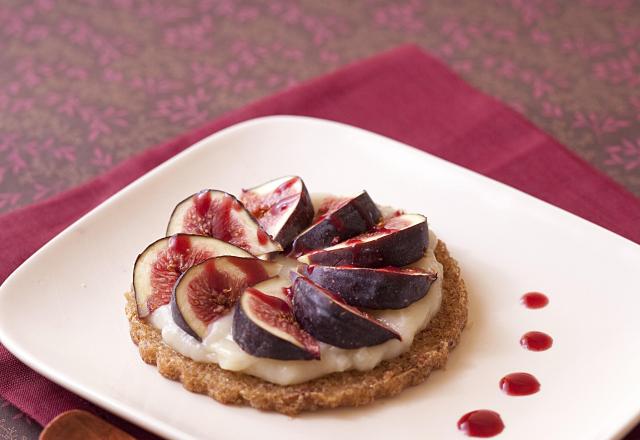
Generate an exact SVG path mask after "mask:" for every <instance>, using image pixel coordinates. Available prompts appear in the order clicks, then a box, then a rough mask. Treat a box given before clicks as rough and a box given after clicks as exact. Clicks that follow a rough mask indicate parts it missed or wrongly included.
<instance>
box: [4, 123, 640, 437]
mask: <svg viewBox="0 0 640 440" xmlns="http://www.w3.org/2000/svg"><path fill="white" fill-rule="evenodd" d="M300 122H302V123H315V124H329V125H334V126H338V127H339V128H343V129H344V128H346V129H350V130H356V131H358V132H360V133H362V134H366V135H368V136H371V135H373V136H375V137H378V138H382V139H383V140H384V141H385V143H386V148H397V149H403V150H411V151H412V154H415V155H426V156H427V157H429V158H430V159H432V160H435V161H439V162H441V163H443V164H446V165H447V166H453V167H454V168H453V169H456V172H457V173H461V172H462V173H463V174H465V175H470V176H472V177H473V178H475V179H480V180H481V181H483V182H485V183H490V184H493V185H496V184H497V186H496V187H497V188H501V189H500V191H505V190H506V191H510V192H511V194H517V195H518V197H522V196H525V197H526V198H528V199H529V200H528V201H529V202H533V203H537V204H538V205H537V206H539V207H541V208H542V207H544V208H542V209H552V210H555V212H556V213H557V214H558V215H562V216H567V215H568V216H570V217H572V218H573V220H574V221H575V220H578V221H579V222H580V223H582V224H583V225H584V226H587V225H589V227H591V228H594V227H595V228H594V229H595V230H597V231H598V233H600V234H607V235H608V236H609V237H610V238H613V239H615V240H618V242H619V243H620V245H622V246H629V245H631V249H633V250H634V251H638V250H639V249H640V245H638V244H636V243H635V242H633V241H631V240H630V239H628V238H626V237H623V236H621V235H619V234H617V233H616V232H613V231H610V230H608V229H606V228H604V227H602V226H600V225H598V224H595V223H593V222H591V221H589V220H587V219H584V218H582V217H580V216H578V215H576V214H573V213H571V212H569V211H566V210H565V209H563V208H560V207H558V206H556V205H553V204H551V203H549V202H546V201H544V200H541V199H539V198H537V197H535V196H533V195H531V194H528V193H526V192H524V191H522V190H519V189H517V188H514V187H512V186H510V185H508V184H505V183H503V182H500V181H498V180H495V179H492V178H490V177H487V176H485V175H482V174H480V173H478V172H476V171H474V170H471V169H468V168H465V167H463V166H461V165H458V164H455V163H453V162H450V161H447V160H446V159H443V158H440V157H438V156H435V155H433V154H431V153H428V152H426V151H423V150H421V149H418V148H416V147H412V146H410V145H408V144H405V143H403V142H401V141H398V140H395V139H392V138H389V137H387V136H384V135H382V134H379V133H375V132H372V131H369V130H365V129H363V128H359V127H356V126H352V125H349V124H345V123H342V122H337V121H333V120H327V119H321V118H314V117H308V116H297V115H272V116H262V117H258V118H253V119H249V120H245V121H242V122H239V123H237V124H234V125H231V126H229V127H226V128H223V129H221V130H219V131H216V132H214V133H212V134H210V135H208V136H206V137H204V138H203V139H200V140H199V141H197V142H195V143H194V144H192V145H191V146H189V147H187V148H186V149H184V150H183V151H181V152H179V153H177V154H176V155H174V156H172V157H170V158H169V159H167V160H165V161H164V162H162V163H161V164H159V165H157V166H156V167H154V168H153V169H151V170H149V171H147V172H145V173H144V174H143V175H141V176H139V177H138V178H136V179H135V180H133V181H132V182H130V183H128V184H127V185H125V186H124V187H123V188H121V189H120V190H118V191H117V192H115V193H114V194H112V195H111V196H109V197H108V198H106V199H105V200H104V201H102V202H101V203H100V204H98V205H97V206H95V207H94V208H92V209H91V210H90V211H89V212H87V213H86V214H84V215H83V216H81V217H80V218H79V219H77V220H76V221H74V222H73V223H71V224H70V225H69V226H67V227H66V228H65V229H64V230H63V231H61V232H60V233H59V234H57V235H56V236H54V237H53V238H52V239H51V240H49V241H48V242H47V243H46V244H44V245H43V246H42V247H41V248H40V249H38V250H37V251H36V252H34V253H33V254H32V255H31V256H29V258H27V259H26V260H25V261H24V262H23V263H22V264H20V265H19V266H18V267H17V268H16V269H15V270H14V271H13V272H12V273H11V274H10V275H9V276H8V277H7V278H6V279H5V280H4V281H3V282H2V284H1V285H0V300H2V298H3V296H8V295H9V294H8V293H6V292H7V291H10V287H11V284H12V283H13V282H14V279H16V278H19V277H20V276H21V273H22V272H24V271H25V270H28V268H29V266H31V264H32V262H33V261H34V260H36V259H37V258H38V257H39V255H40V254H41V253H43V252H45V251H46V250H48V249H49V248H50V247H53V246H55V245H57V243H59V242H60V241H63V240H65V239H66V237H67V235H69V234H70V233H71V231H72V230H73V229H74V228H76V227H77V225H81V224H82V223H83V222H84V221H86V219H87V218H90V217H93V216H95V215H99V213H100V212H101V211H103V210H106V209H109V207H110V206H111V205H112V204H113V203H114V201H115V200H117V199H118V198H119V197H122V196H123V194H126V193H128V192H129V191H130V190H131V188H134V187H137V186H140V185H144V184H145V182H146V180H148V179H150V178H152V177H153V176H155V175H156V174H158V173H162V172H163V170H164V169H166V168H170V167H172V166H173V164H174V163H175V162H177V161H178V160H180V158H182V157H183V156H186V155H189V154H192V153H193V151H195V150H197V149H200V148H201V147H202V146H203V145H206V144H207V143H209V142H211V141H212V140H218V138H223V137H225V136H231V135H233V134H234V133H235V132H238V131H245V130H255V129H256V128H258V129H259V128H260V126H261V125H263V124H267V125H268V124H271V123H276V124H282V123H284V124H298V123H300ZM423 157H424V156H423ZM514 191H515V193H513V192H514ZM7 286H9V287H7ZM9 332H10V329H8V328H6V327H5V326H4V324H3V322H2V321H1V320H0V343H2V344H3V345H4V346H5V348H6V349H7V350H8V351H9V352H10V353H12V354H13V355H14V356H16V358H18V359H19V360H20V361H22V362H23V363H25V364H26V365H27V366H28V367H30V368H32V369H33V370H35V371H36V372H37V373H39V374H41V375H43V376H44V377H46V378H47V379H49V380H51V381H52V382H54V383H56V384H58V385H60V386H62V387H63V388H65V389H67V390H69V391H71V392H73V393H76V394H77V395H79V396H81V397H82V398H85V399H87V400H89V401H91V402H92V403H94V404H96V405H98V406H101V407H102V408H104V409H106V410H108V411H110V412H112V413H114V414H116V415H117V416H119V417H121V418H123V419H125V420H128V421H130V422H132V423H134V424H137V425H139V426H141V427H143V428H144V429H147V430H149V431H151V432H154V433H156V434H158V435H169V436H171V437H185V436H187V437H191V435H190V434H188V433H186V432H184V431H181V430H179V429H177V428H174V427H173V426H171V425H169V424H167V423H165V422H164V421H162V420H157V419H156V418H154V416H150V415H147V414H146V413H145V412H144V411H141V410H138V409H137V408H135V407H133V406H132V405H131V404H130V403H127V402H126V401H122V400H118V399H115V398H112V397H110V396H109V395H106V394H103V393H100V392H94V391H92V390H91V389H90V388H88V387H85V386H83V385H81V384H78V383H75V382H74V380H73V378H70V377H67V375H66V374H64V373H61V372H57V371H53V370H51V369H50V367H49V366H47V365H46V364H45V363H44V362H42V361H40V360H38V359H36V357H35V355H34V354H33V353H30V352H29V350H27V349H26V348H24V347H23V346H22V345H21V344H20V342H19V341H17V340H14V338H12V336H11V335H10V333H9ZM629 415H630V416H631V417H627V416H625V417H623V418H621V419H626V420H627V422H626V423H623V424H622V425H618V428H617V429H615V428H614V427H611V429H615V431H613V432H609V434H608V435H609V436H611V437H612V438H621V437H623V436H624V435H625V434H626V433H628V432H629V431H630V430H631V429H632V428H633V427H635V426H636V425H637V424H638V423H639V422H640V408H638V409H637V410H635V411H633V410H630V411H629Z"/></svg>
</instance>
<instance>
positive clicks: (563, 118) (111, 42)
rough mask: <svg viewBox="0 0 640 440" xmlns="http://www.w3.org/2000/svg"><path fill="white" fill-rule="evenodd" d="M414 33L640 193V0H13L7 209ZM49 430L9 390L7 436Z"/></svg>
mask: <svg viewBox="0 0 640 440" xmlns="http://www.w3.org/2000/svg"><path fill="white" fill-rule="evenodd" d="M407 42H413V43H416V44H418V45H420V46H421V47H423V48H425V49H426V50H427V51H429V52H430V53H431V54H433V55H435V56H436V57H437V58H439V59H440V60H442V61H443V62H444V63H446V64H447V65H448V66H450V67H451V68H452V69H453V70H454V71H456V72H457V73H458V74H459V75H461V76H462V77H463V78H465V79H466V80H467V81H468V82H469V83H471V84H473V85H474V86H476V87H477V88H479V89H481V90H483V91H485V92H487V93H488V94H490V95H492V96H495V97H497V98H498V99H501V100H502V101H504V102H506V103H507V104H509V105H511V106H512V107H513V108H515V109H516V110H518V111H519V112H521V113H523V114H524V115H525V116H526V117H527V118H528V119H530V120H531V121H533V122H534V123H535V124H536V125H538V126H539V127H541V128H542V129H543V130H545V131H546V132H548V133H550V134H551V135H553V136H554V137H556V138H557V139H558V140H560V141H561V142H562V143H564V144H565V145H566V146H567V147H569V148H570V149H571V150H573V151H574V152H575V153H577V154H578V155H579V156H581V157H582V158H584V159H585V160H587V161H588V162H590V163H591V164H592V165H593V166H595V167H596V168H598V169H599V170H601V171H602V172H604V173H606V174H608V175H609V176H611V177H612V178H613V179H615V180H616V181H617V182H619V183H620V184H621V185H623V186H624V187H626V188H627V189H628V190H630V191H631V192H633V193H635V194H636V195H638V196H640V2H638V1H635V0H580V1H578V0H575V1H564V0H535V1H533V0H532V1H528V0H488V1H483V2H478V1H476V0H459V1H456V2H450V1H448V0H437V1H431V2H423V1H420V0H401V1H391V0H364V1H360V2H345V1H342V0H325V1H323V2H317V1H314V0H304V1H293V0H272V1H269V2H259V1H255V0H253V1H233V0H215V1H214V0H198V1H195V0H171V1H170V0H167V1H160V0H144V1H136V0H108V1H107V0H83V1H80V0H75V1H65V2H60V3H58V4H55V3H54V2H53V1H52V0H38V1H31V2H25V1H14V0H3V1H2V3H1V4H0V66H2V68H0V114H1V115H2V116H1V117H0V213H2V212H8V211H11V210H15V209H17V208H19V207H21V206H25V205H28V204H30V203H33V202H37V201H39V200H43V199H46V198H47V197H50V196H52V195H54V194H56V193H58V192H60V191H63V190H65V189H68V188H70V187H73V186H75V185H78V184H80V183H82V182H84V181H86V180H88V179H90V178H91V177H93V176H96V175H98V174H101V173H103V172H105V171H106V170H108V169H110V168H111V167H113V166H114V165H115V164H117V163H118V162H120V161H122V160H125V159H127V158H128V157H131V156H132V155H134V154H136V153H138V152H140V151H142V150H144V149H145V148H147V147H149V146H152V145H155V144H158V143H160V142H162V141H165V140H167V139H169V138H171V137H173V136H176V135H178V134H180V133H182V132H184V131H185V130H188V129H190V128H193V127H197V126H199V125H202V124H203V123H204V122H206V121H208V120H211V119H213V118H215V117H217V116H219V115H221V114H223V113H225V112H227V111H229V110H232V109H235V108H237V107H240V106H242V105H243V104H246V103H248V102H251V101H253V100H255V99H258V98H260V97H263V96H267V95H269V94H271V93H274V92H276V91H278V90H281V89H283V88H286V87H288V86H291V85H293V84H296V83H299V82H300V81H303V80H305V79H308V78H312V77H315V76H318V75H321V74H323V73H326V72H329V71H331V70H334V69H336V68H338V67H340V66H342V65H344V64H347V63H350V62H353V61H355V60H358V59H361V58H364V57H367V56H369V55H372V54H375V53H377V52H380V51H383V50H386V49H390V48H392V47H394V46H397V45H399V44H402V43H407ZM39 430H40V428H39V426H38V425H37V424H36V423H35V422H33V421H30V420H29V419H28V417H26V416H24V415H23V414H21V413H20V412H19V411H17V410H16V409H15V408H13V407H12V406H11V405H9V404H8V403H6V402H4V401H2V400H0V439H30V438H37V434H38V432H39Z"/></svg>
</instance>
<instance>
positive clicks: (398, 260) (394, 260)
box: [298, 219, 429, 268]
mask: <svg viewBox="0 0 640 440" xmlns="http://www.w3.org/2000/svg"><path fill="white" fill-rule="evenodd" d="M427 232H428V226H427V221H426V219H425V221H424V222H420V223H417V224H415V225H413V226H410V227H408V228H406V229H401V230H397V231H390V232H388V233H385V234H383V235H381V236H380V237H378V238H376V239H374V240H371V241H365V242H359V241H357V237H356V238H354V239H353V240H354V243H349V241H347V242H345V244H346V246H345V247H339V248H337V249H323V250H319V251H314V252H311V253H309V254H306V255H303V256H302V257H300V258H298V261H300V262H301V263H304V264H318V265H322V266H356V267H371V268H377V267H384V266H396V267H401V266H406V265H408V264H411V263H413V262H415V261H417V260H419V259H420V258H422V257H423V256H424V253H425V252H426V250H427V247H428V245H429V237H428V233H427Z"/></svg>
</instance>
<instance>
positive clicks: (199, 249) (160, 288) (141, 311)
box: [133, 234, 253, 318]
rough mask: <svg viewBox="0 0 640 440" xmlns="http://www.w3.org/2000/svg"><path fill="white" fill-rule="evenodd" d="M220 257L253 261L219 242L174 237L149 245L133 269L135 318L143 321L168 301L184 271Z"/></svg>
mask: <svg viewBox="0 0 640 440" xmlns="http://www.w3.org/2000/svg"><path fill="white" fill-rule="evenodd" d="M219 255H235V256H238V257H253V256H252V255H251V254H250V253H249V252H247V251H245V250H244V249H240V248H239V247H237V246H234V245H232V244H229V243H226V242H224V241H222V240H218V239H216V238H211V237H203V236H199V235H189V234H176V235H174V236H171V237H165V238H161V239H160V240H157V241H155V242H153V243H151V244H150V245H149V246H147V248H146V249H145V250H144V251H142V253H141V254H140V255H138V258H137V259H136V263H135V265H134V267H133V291H134V293H135V298H136V304H137V306H138V316H139V317H140V318H146V317H147V316H149V315H150V314H151V313H152V312H153V311H154V310H155V309H157V308H158V307H160V306H163V305H165V304H169V301H170V300H171V292H172V291H173V286H174V284H175V283H176V281H177V280H178V277H179V276H180V275H182V273H183V272H184V271H186V270H187V269H189V268H190V267H191V266H193V265H195V264H198V263H201V262H203V261H204V260H206V259H207V258H211V257H216V256H219Z"/></svg>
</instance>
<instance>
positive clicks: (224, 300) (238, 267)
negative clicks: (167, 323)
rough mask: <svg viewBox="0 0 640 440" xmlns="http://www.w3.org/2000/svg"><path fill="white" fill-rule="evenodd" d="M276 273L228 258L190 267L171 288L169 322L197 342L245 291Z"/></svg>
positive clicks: (255, 262) (265, 265)
mask: <svg viewBox="0 0 640 440" xmlns="http://www.w3.org/2000/svg"><path fill="white" fill-rule="evenodd" d="M280 269H282V266H281V265H280V264H277V263H273V262H269V261H264V260H259V259H257V258H254V257H250V258H243V257H231V256H224V257H214V258H209V259H208V260H205V261H203V262H202V263H200V264H197V265H195V266H192V267H191V268H189V269H188V270H187V271H186V272H184V273H183V274H182V276H181V277H180V278H179V279H178V281H177V282H176V283H175V286H174V288H173V294H172V295H171V315H172V317H173V321H174V322H175V323H176V324H177V325H178V327H180V328H181V329H183V330H184V331H185V332H187V333H189V334H190V335H191V336H193V337H194V338H196V339H197V340H199V341H201V340H202V339H203V338H204V337H205V335H206V333H207V327H208V325H209V324H211V323H212V322H213V321H215V320H217V319H218V318H220V317H222V316H224V315H226V314H227V313H229V312H230V311H231V309H232V308H233V307H234V306H235V305H236V303H237V302H238V298H239V297H240V294H241V293H242V291H243V290H244V289H245V288H247V287H248V286H253V285H254V284H257V283H260V282H261V281H264V280H266V279H269V278H271V277H274V276H276V275H278V272H280Z"/></svg>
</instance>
